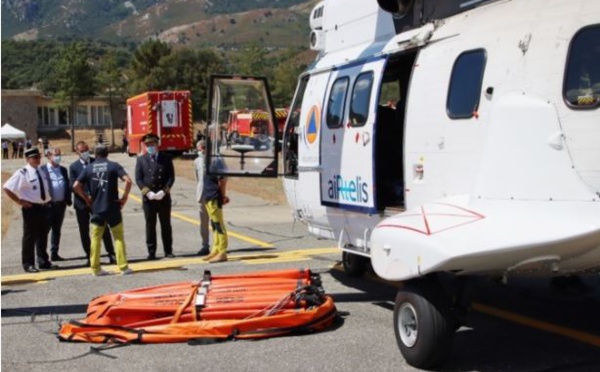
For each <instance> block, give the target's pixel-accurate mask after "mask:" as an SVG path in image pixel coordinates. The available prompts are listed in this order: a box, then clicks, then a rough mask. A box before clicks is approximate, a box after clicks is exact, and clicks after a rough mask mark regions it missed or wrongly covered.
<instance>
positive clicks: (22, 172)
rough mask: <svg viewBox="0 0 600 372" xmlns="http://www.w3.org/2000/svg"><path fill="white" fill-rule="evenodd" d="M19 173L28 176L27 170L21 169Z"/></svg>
mask: <svg viewBox="0 0 600 372" xmlns="http://www.w3.org/2000/svg"><path fill="white" fill-rule="evenodd" d="M19 172H21V174H27V168H21V169H19Z"/></svg>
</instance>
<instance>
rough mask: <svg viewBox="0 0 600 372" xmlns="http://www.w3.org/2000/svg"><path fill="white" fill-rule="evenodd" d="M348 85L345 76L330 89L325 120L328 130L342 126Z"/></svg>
mask: <svg viewBox="0 0 600 372" xmlns="http://www.w3.org/2000/svg"><path fill="white" fill-rule="evenodd" d="M348 84H349V79H348V77H347V76H345V77H342V78H339V79H337V80H336V81H335V82H334V83H333V86H332V87H331V93H330V94H329V104H328V105H327V116H326V119H325V121H326V122H327V127H328V128H339V127H341V126H342V122H343V120H344V106H345V104H346V92H347V91H348Z"/></svg>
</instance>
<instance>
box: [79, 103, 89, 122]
mask: <svg viewBox="0 0 600 372" xmlns="http://www.w3.org/2000/svg"><path fill="white" fill-rule="evenodd" d="M77 125H89V121H88V106H83V105H79V106H77Z"/></svg>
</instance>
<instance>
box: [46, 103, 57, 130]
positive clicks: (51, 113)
mask: <svg viewBox="0 0 600 372" xmlns="http://www.w3.org/2000/svg"><path fill="white" fill-rule="evenodd" d="M46 110H48V115H47V117H48V118H50V121H49V123H48V124H49V125H52V126H54V125H56V109H54V108H52V107H50V108H48V107H46Z"/></svg>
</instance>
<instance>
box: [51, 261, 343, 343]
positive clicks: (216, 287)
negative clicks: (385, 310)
mask: <svg viewBox="0 0 600 372" xmlns="http://www.w3.org/2000/svg"><path fill="white" fill-rule="evenodd" d="M336 316H337V310H336V308H335V304H334V303H333V299H332V298H331V297H330V296H328V295H326V294H325V293H324V290H323V288H322V285H321V280H320V276H319V274H315V273H312V272H311V271H310V270H308V269H295V270H276V271H263V272H255V273H246V274H239V275H214V276H213V275H212V274H211V273H210V272H209V271H205V273H204V275H203V278H202V279H201V280H199V281H192V282H189V281H188V282H179V283H172V284H165V285H158V286H153V287H145V288H138V289H133V290H129V291H124V292H119V293H113V294H107V295H104V296H100V297H97V298H95V299H93V300H92V301H90V303H89V305H88V309H87V316H86V318H85V319H83V320H80V321H75V320H71V321H69V322H67V323H63V324H61V327H60V330H59V333H58V338H59V340H61V341H79V342H93V343H167V342H169V343H171V342H200V343H206V342H213V341H222V340H231V339H252V338H266V337H274V336H282V335H286V334H293V333H309V332H318V331H321V330H324V329H326V328H328V327H329V326H331V325H332V324H333V322H334V320H335V318H336Z"/></svg>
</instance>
